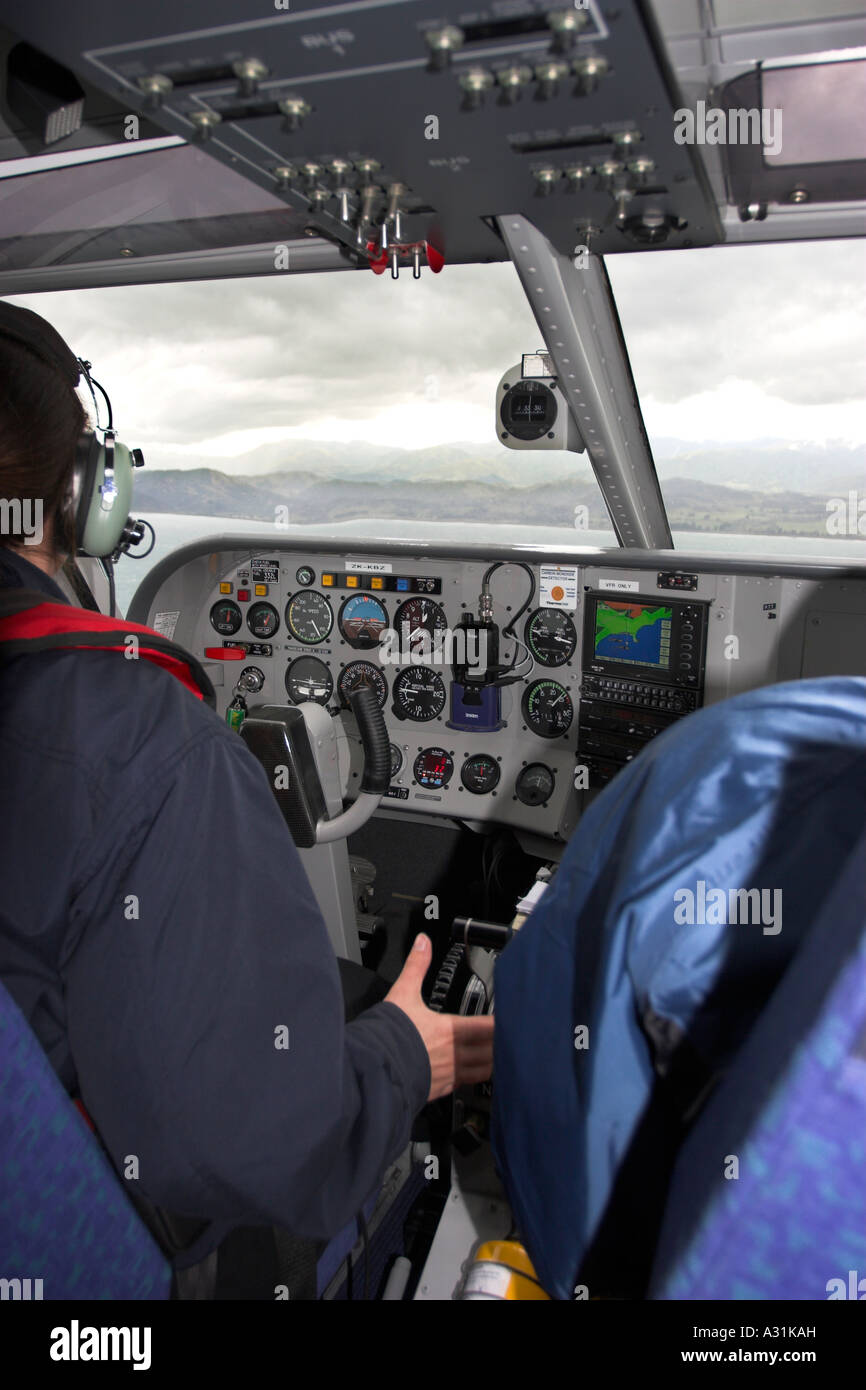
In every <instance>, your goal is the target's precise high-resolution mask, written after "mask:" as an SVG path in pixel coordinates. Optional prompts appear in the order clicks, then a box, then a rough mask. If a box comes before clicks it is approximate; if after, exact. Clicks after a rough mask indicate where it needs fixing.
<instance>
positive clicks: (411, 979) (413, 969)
mask: <svg viewBox="0 0 866 1390" xmlns="http://www.w3.org/2000/svg"><path fill="white" fill-rule="evenodd" d="M432 959H433V944H432V942H431V940H430V938H429V936H425V935H424V933H423V932H419V934H418V935H417V936H416V937H415V942H414V944H413V946H412V950H411V951H410V952H409V954H408V956H407V957H406V962H405V964H404V966H403V969H402V970H401V971H400V974H399V975H398V976H397V979H396V980H395V981H394V983H393V985H392V986H391V988H390V990H389V991H388V994H387V996H386V998H388V999H390V1000H391V1002H392V1003H395V1004H396V1003H398V1002H399V1003H400V1004H401V1005H402V1004H404V1003H405V1002H408V1001H409V1000H413V1001H414V999H415V997H416V996H420V994H421V986H422V984H423V983H424V976H425V975H426V974H427V971H428V970H429V969H430V962H431V960H432Z"/></svg>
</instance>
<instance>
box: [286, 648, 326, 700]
mask: <svg viewBox="0 0 866 1390" xmlns="http://www.w3.org/2000/svg"><path fill="white" fill-rule="evenodd" d="M286 693H287V695H288V697H289V699H290V700H291V701H292V702H293V703H294V704H296V705H302V704H304V702H305V701H307V700H312V701H313V703H314V704H317V705H326V704H327V703H328V701H329V700H330V698H331V696H332V695H333V693H334V679H333V676H332V675H331V673H330V671H329V670H328V668H327V666H326V665H325V663H324V661H320V660H319V658H318V657H317V656H299V657H298V658H297V660H296V661H292V662H290V664H289V665H288V667H287V668H286Z"/></svg>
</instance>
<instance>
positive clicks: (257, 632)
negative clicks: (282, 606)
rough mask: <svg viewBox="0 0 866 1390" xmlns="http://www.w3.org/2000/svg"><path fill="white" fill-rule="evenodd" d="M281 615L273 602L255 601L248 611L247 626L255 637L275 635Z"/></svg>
mask: <svg viewBox="0 0 866 1390" xmlns="http://www.w3.org/2000/svg"><path fill="white" fill-rule="evenodd" d="M279 626H280V615H279V613H278V612H277V610H276V608H275V607H274V605H273V604H272V603H254V604H253V606H252V608H250V609H248V611H247V627H248V628H249V630H250V632H251V633H252V634H253V636H254V637H273V635H274V633H275V632H276V631H277V630H278V628H279Z"/></svg>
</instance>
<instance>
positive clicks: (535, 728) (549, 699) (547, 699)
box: [521, 680, 574, 738]
mask: <svg viewBox="0 0 866 1390" xmlns="http://www.w3.org/2000/svg"><path fill="white" fill-rule="evenodd" d="M521 705H522V709H523V717H524V719H525V720H526V722H527V724H528V725H529V727H530V729H531V730H532V732H533V733H534V734H538V735H539V736H540V737H541V738H560V737H561V735H562V734H566V733H568V730H569V729H570V727H571V721H572V719H573V717H574V707H573V706H572V703H571V696H570V695H569V693H568V691H567V690H566V688H565V686H564V685H560V684H559V682H558V681H551V680H540V681H533V682H532V684H531V685H528V686H527V687H526V689H525V690H524V692H523V700H522V702H521Z"/></svg>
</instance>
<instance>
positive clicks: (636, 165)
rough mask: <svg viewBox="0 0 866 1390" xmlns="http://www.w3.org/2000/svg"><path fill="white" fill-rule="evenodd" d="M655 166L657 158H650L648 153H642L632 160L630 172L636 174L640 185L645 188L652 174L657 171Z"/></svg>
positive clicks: (629, 167)
mask: <svg viewBox="0 0 866 1390" xmlns="http://www.w3.org/2000/svg"><path fill="white" fill-rule="evenodd" d="M655 167H656V166H655V160H653V159H650V158H649V156H648V155H645V154H642V155H638V157H637V159H633V160H631V161H630V163H629V166H628V171H629V173H630V174H634V176H635V178H636V179H637V181H638V184H639V186H640V187H641V188H643V187H644V186H645V185H646V182H647V179H648V178H649V176H650V174H652V173H653V172H654V171H655Z"/></svg>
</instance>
